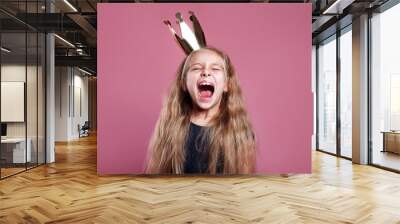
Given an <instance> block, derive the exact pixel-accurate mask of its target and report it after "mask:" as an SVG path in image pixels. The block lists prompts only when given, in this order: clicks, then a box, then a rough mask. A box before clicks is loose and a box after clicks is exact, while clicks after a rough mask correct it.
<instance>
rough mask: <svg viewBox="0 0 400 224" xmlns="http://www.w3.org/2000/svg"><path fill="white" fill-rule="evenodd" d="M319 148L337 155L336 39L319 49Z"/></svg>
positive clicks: (333, 38)
mask: <svg viewBox="0 0 400 224" xmlns="http://www.w3.org/2000/svg"><path fill="white" fill-rule="evenodd" d="M318 148H319V149H320V150H323V151H327V152H331V153H336V39H335V37H332V40H331V41H328V42H327V43H324V44H322V45H320V46H319V48H318Z"/></svg>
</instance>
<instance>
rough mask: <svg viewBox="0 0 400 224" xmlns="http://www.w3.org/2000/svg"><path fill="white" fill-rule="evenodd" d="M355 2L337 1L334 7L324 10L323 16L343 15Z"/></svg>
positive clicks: (352, 0) (347, 0)
mask: <svg viewBox="0 0 400 224" xmlns="http://www.w3.org/2000/svg"><path fill="white" fill-rule="evenodd" d="M354 1H355V0H336V1H335V2H334V3H333V4H332V5H330V6H329V7H328V8H327V9H325V10H324V12H323V13H322V14H341V13H343V10H344V9H345V8H347V6H349V5H351V4H352V3H353V2H354Z"/></svg>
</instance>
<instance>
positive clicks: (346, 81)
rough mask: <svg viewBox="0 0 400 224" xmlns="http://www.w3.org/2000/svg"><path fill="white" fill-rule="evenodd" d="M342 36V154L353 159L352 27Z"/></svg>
mask: <svg viewBox="0 0 400 224" xmlns="http://www.w3.org/2000/svg"><path fill="white" fill-rule="evenodd" d="M343 32H344V33H343V34H341V36H340V154H341V155H342V156H345V157H348V158H351V157H352V148H351V145H352V144H351V142H352V125H351V124H352V74H353V72H352V35H351V26H350V27H348V28H347V29H345V30H344V31H343Z"/></svg>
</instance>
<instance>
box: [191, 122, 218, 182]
mask: <svg viewBox="0 0 400 224" xmlns="http://www.w3.org/2000/svg"><path fill="white" fill-rule="evenodd" d="M205 128H206V127H203V126H199V125H197V124H194V123H192V122H190V126H189V135H188V137H187V139H186V143H185V153H186V160H185V165H184V173H188V174H189V173H199V174H200V173H208V172H209V171H208V157H209V153H208V152H209V143H208V140H207V138H203V137H202V133H203V131H204V129H205ZM222 172H223V161H222V159H221V158H220V159H219V160H218V164H217V173H222Z"/></svg>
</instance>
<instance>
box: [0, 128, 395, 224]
mask: <svg viewBox="0 0 400 224" xmlns="http://www.w3.org/2000/svg"><path fill="white" fill-rule="evenodd" d="M399 199H400V175H399V174H396V173H392V172H388V171H384V170H381V169H378V168H375V167H370V166H361V165H354V164H352V163H351V162H350V161H348V160H344V159H339V158H336V157H333V156H330V155H327V154H324V153H320V152H313V173H312V174H302V175H266V176H241V177H193V176H192V177H157V178H155V177H143V176H141V177H138V176H129V175H120V176H98V175H97V173H96V137H95V136H91V137H88V138H82V139H81V140H79V141H73V142H69V143H67V144H66V143H58V144H57V145H56V163H54V164H50V165H46V166H41V167H38V168H35V169H32V170H29V171H27V172H25V173H21V174H18V175H16V176H13V177H10V178H7V179H5V180H2V181H0V223H400V212H399V211H400V200H399Z"/></svg>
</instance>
